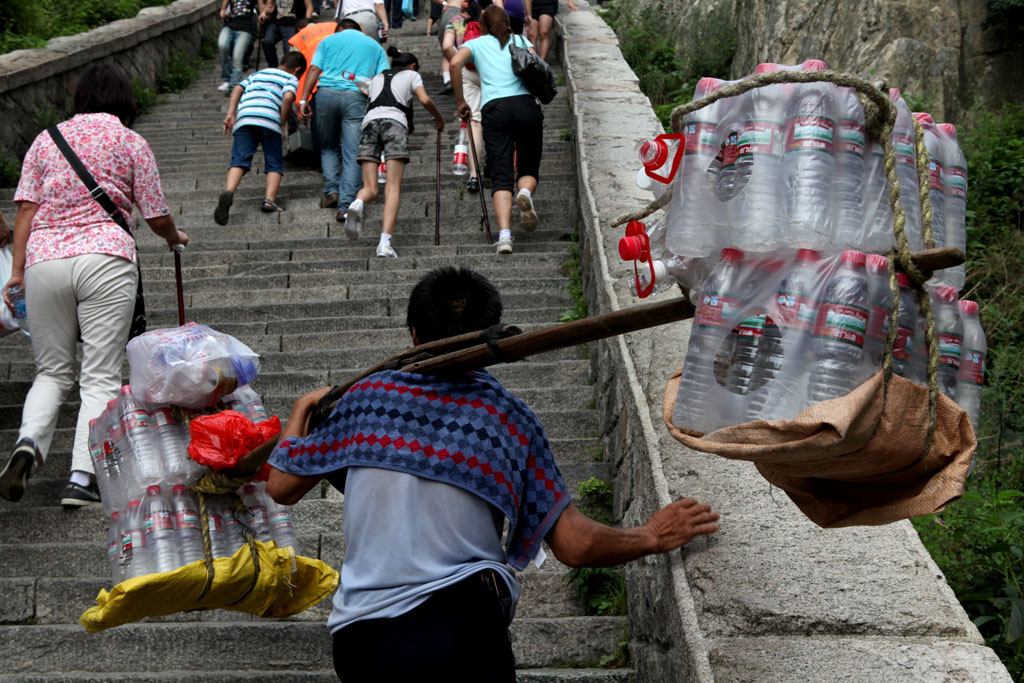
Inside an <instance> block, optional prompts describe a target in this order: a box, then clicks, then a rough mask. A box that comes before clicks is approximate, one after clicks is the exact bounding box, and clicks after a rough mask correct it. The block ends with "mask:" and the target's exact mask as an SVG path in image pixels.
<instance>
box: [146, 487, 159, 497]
mask: <svg viewBox="0 0 1024 683" xmlns="http://www.w3.org/2000/svg"><path fill="white" fill-rule="evenodd" d="M146 493H148V494H150V495H152V496H159V495H160V487H159V486H158V485H156V484H153V485H152V486H147V487H146Z"/></svg>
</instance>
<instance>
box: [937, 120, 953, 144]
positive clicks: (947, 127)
mask: <svg viewBox="0 0 1024 683" xmlns="http://www.w3.org/2000/svg"><path fill="white" fill-rule="evenodd" d="M939 130H941V131H942V132H943V133H945V134H946V135H948V136H949V137H951V138H953V139H954V140H956V126H954V125H953V124H952V123H940V124H939Z"/></svg>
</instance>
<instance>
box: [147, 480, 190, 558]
mask: <svg viewBox="0 0 1024 683" xmlns="http://www.w3.org/2000/svg"><path fill="white" fill-rule="evenodd" d="M142 505H143V512H144V514H145V521H144V522H143V525H144V527H145V529H146V547H147V548H148V549H149V559H150V567H151V569H152V570H153V571H154V572H169V571H174V570H175V569H177V568H178V567H180V566H181V559H180V558H179V556H178V534H177V532H176V531H175V528H174V509H173V508H172V507H171V501H170V500H168V498H167V496H166V495H164V493H163V491H162V490H161V489H160V487H159V486H157V485H155V484H154V485H153V486H149V487H147V488H146V497H145V498H144V499H143V501H142Z"/></svg>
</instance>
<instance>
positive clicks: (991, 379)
mask: <svg viewBox="0 0 1024 683" xmlns="http://www.w3.org/2000/svg"><path fill="white" fill-rule="evenodd" d="M972 118H973V119H974V121H975V122H974V124H973V125H972V126H971V127H970V128H969V129H964V130H961V131H960V144H961V145H962V146H963V148H964V153H965V154H966V156H967V165H968V168H969V176H968V181H969V187H968V196H967V208H968V216H967V241H968V246H967V253H968V256H969V259H968V263H967V286H966V287H965V290H964V292H963V293H962V294H961V296H962V298H965V299H972V300H976V301H978V302H979V303H980V304H981V320H982V325H983V326H984V327H985V332H986V334H987V336H988V366H987V371H986V375H987V379H986V389H985V395H984V398H983V403H982V413H981V423H980V425H979V429H978V451H977V453H976V455H975V459H976V462H977V469H976V471H975V472H974V474H973V475H972V477H971V478H970V479H969V480H968V482H967V493H966V495H965V496H964V498H963V500H961V501H959V502H957V503H954V504H953V505H951V506H950V507H949V509H947V510H945V511H944V512H941V513H938V514H934V515H928V516H926V517H921V518H919V519H917V520H915V522H914V524H915V526H916V527H917V530H918V532H919V533H920V535H921V539H922V541H924V544H925V546H926V547H927V548H928V551H929V552H930V553H931V554H932V557H933V558H934V559H935V561H936V563H937V564H938V565H939V567H940V568H941V569H942V571H943V573H945V575H946V579H947V580H948V581H949V584H950V586H952V588H953V590H954V591H955V592H956V594H957V597H958V598H959V599H960V602H961V603H962V604H963V606H964V608H965V609H966V610H967V613H968V614H969V615H970V616H971V618H972V619H973V620H974V623H975V624H977V625H978V628H979V629H980V630H981V632H982V634H983V635H984V636H985V641H986V643H987V644H988V645H989V646H990V647H992V648H993V649H994V650H995V651H996V652H997V653H998V654H999V656H1000V658H1001V659H1002V660H1003V663H1004V664H1006V667H1007V668H1008V669H1009V670H1010V676H1011V678H1013V680H1024V493H1022V492H1024V411H1022V410H1021V406H1022V405H1024V332H1022V330H1024V283H1022V282H1021V280H1020V277H1019V273H1020V272H1021V269H1022V267H1024V108H1021V107H1019V106H1012V105H1008V106H1006V107H1005V108H1003V110H1001V111H999V112H996V113H985V112H981V113H978V114H977V115H976V116H974V117H972Z"/></svg>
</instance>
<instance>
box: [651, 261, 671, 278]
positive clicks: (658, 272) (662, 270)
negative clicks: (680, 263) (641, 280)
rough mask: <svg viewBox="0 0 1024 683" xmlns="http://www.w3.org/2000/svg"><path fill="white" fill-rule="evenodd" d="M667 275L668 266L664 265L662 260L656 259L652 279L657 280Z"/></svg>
mask: <svg viewBox="0 0 1024 683" xmlns="http://www.w3.org/2000/svg"><path fill="white" fill-rule="evenodd" d="M667 277H668V266H666V265H665V262H664V261H661V260H658V261H655V262H654V281H655V282H659V281H661V280H664V279H665V278H667Z"/></svg>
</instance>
